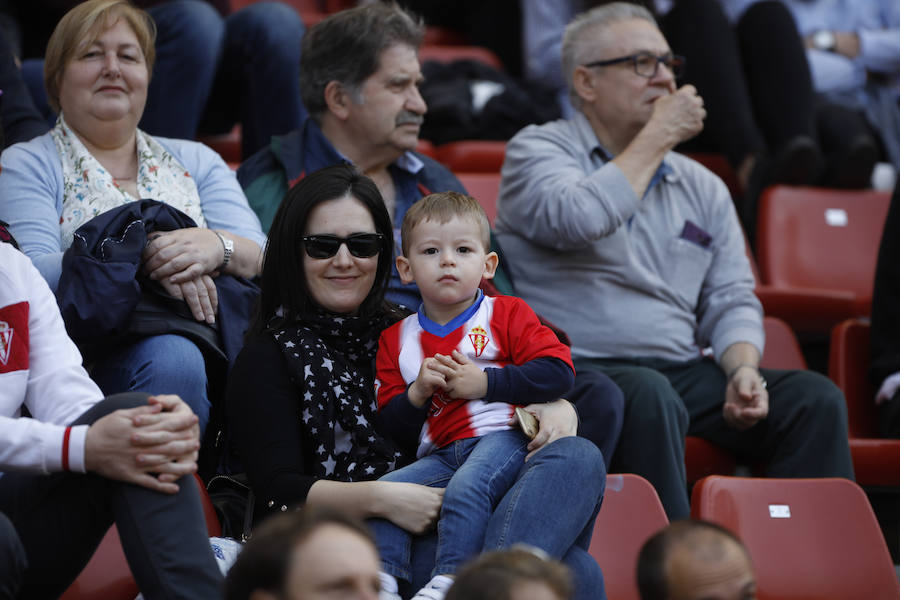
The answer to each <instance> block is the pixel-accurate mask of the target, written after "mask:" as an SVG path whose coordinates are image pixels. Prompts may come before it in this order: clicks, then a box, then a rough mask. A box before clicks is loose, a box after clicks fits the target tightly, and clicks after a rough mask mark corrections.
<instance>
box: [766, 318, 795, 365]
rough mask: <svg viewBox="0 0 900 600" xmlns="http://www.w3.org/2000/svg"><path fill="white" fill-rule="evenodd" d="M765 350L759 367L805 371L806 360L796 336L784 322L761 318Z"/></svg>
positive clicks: (776, 319)
mask: <svg viewBox="0 0 900 600" xmlns="http://www.w3.org/2000/svg"><path fill="white" fill-rule="evenodd" d="M763 328H764V329H765V331H766V348H765V351H764V352H763V355H762V359H761V360H760V363H759V364H760V366H762V367H765V368H767V369H805V368H806V359H805V358H804V357H803V351H802V350H801V349H800V343H799V342H798V341H797V336H796V335H795V334H794V331H793V330H792V329H791V326H790V325H788V324H787V323H786V322H784V321H782V320H781V319H778V318H776V317H763Z"/></svg>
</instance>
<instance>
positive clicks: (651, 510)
mask: <svg viewBox="0 0 900 600" xmlns="http://www.w3.org/2000/svg"><path fill="white" fill-rule="evenodd" d="M668 524H669V520H668V518H666V512H665V511H664V510H663V507H662V504H661V503H660V501H659V496H657V495H656V490H654V489H653V486H652V485H650V483H649V482H648V481H647V480H646V479H644V478H643V477H639V476H637V475H631V474H626V475H612V474H611V475H609V476H607V478H606V493H605V495H604V496H603V505H602V506H601V507H600V513H599V514H598V515H597V520H596V521H595V522H594V535H593V537H591V547H590V553H591V556H593V557H594V559H595V560H596V561H597V564H599V565H600V568H601V569H603V580H604V583H605V584H606V595H607V597H609V598H615V599H616V600H639V598H640V596H639V595H638V589H637V581H636V578H635V568H636V566H637V557H638V553H639V552H640V550H641V546H643V545H644V542H646V541H647V538H649V537H650V536H651V535H653V534H654V533H656V532H657V531H659V530H660V529H662V528H663V527H665V526H666V525H668Z"/></svg>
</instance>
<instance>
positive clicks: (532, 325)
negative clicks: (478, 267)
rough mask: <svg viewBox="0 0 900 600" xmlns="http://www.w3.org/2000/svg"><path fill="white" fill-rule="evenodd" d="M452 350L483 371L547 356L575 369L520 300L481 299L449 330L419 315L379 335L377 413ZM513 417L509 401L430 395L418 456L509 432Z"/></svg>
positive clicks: (567, 354) (562, 348)
mask: <svg viewBox="0 0 900 600" xmlns="http://www.w3.org/2000/svg"><path fill="white" fill-rule="evenodd" d="M453 350H458V351H459V352H461V353H462V354H464V355H465V356H466V357H467V358H468V359H469V360H471V361H472V362H474V363H475V364H476V365H478V366H479V367H481V368H482V369H485V368H488V367H498V368H502V367H504V366H506V365H509V364H513V365H522V364H524V363H526V362H528V361H530V360H533V359H536V358H545V357H551V358H559V359H561V360H563V361H565V362H566V363H567V364H568V365H569V366H571V365H572V360H571V355H570V352H569V348H568V347H567V346H565V345H564V344H562V343H561V342H560V341H559V339H558V338H557V337H556V334H554V333H553V332H552V331H551V330H550V329H549V328H548V327H546V326H544V325H542V324H541V323H540V321H539V320H538V318H537V315H535V314H534V311H532V310H531V308H530V307H529V306H528V304H526V303H525V301H524V300H522V299H520V298H516V297H513V296H481V297H480V298H479V300H478V301H476V303H475V304H473V305H472V306H471V307H470V308H469V309H467V310H466V311H465V312H463V313H462V314H461V315H459V316H458V317H456V318H455V319H453V320H452V321H450V322H449V323H447V324H446V325H438V324H437V323H435V322H434V321H431V320H430V319H428V318H427V317H426V316H425V315H424V312H422V311H421V310H420V312H419V313H417V314H414V315H410V316H408V317H407V318H406V319H404V320H403V321H400V322H399V323H396V324H394V325H393V326H391V327H389V328H388V329H386V330H385V331H384V332H383V333H382V334H381V340H380V341H379V346H378V358H377V369H378V373H377V380H376V388H377V398H378V408H379V410H381V409H382V408H383V407H384V406H385V405H387V403H388V402H390V401H391V399H392V398H394V397H395V396H397V395H398V394H402V393H404V392H405V391H406V388H407V386H408V385H409V384H410V383H411V382H413V381H414V380H415V379H416V377H417V376H418V374H419V368H420V367H421V365H422V361H423V360H424V359H425V358H428V357H431V356H434V355H435V354H446V355H449V354H450V353H451V352H452V351H453ZM523 403H525V404H527V403H528V402H523ZM512 412H513V407H512V406H511V405H509V404H507V403H505V402H486V401H485V400H483V399H482V400H454V399H452V398H450V397H449V396H446V395H445V394H444V393H443V392H438V393H436V394H434V395H433V396H432V399H431V407H430V409H429V411H428V418H427V420H426V422H425V425H424V427H423V428H422V432H421V434H420V436H419V448H418V452H417V455H418V456H419V457H421V456H424V455H426V454H428V453H430V452H432V451H433V450H435V449H436V448H440V447H443V446H446V445H447V444H449V443H451V442H453V441H456V440H461V439H466V438H471V437H480V436H482V435H485V434H487V433H490V432H492V431H500V430H504V429H509V428H510V427H509V425H507V423H508V422H509V420H510V417H511V416H512Z"/></svg>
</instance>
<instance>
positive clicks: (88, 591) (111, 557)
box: [60, 474, 222, 600]
mask: <svg viewBox="0 0 900 600" xmlns="http://www.w3.org/2000/svg"><path fill="white" fill-rule="evenodd" d="M194 481H195V482H196V484H197V487H198V488H199V489H200V502H201V505H202V507H203V517H204V519H205V520H206V528H207V531H208V532H209V535H211V536H219V535H221V533H222V528H221V525H220V524H219V518H218V517H217V516H216V510H215V508H214V507H213V504H212V501H211V500H210V499H209V495H208V494H207V493H206V487H205V486H204V485H203V481H202V480H201V479H200V477H199V476H197V475H196V474H195V475H194ZM138 592H139V590H138V587H137V584H136V583H135V581H134V578H133V577H132V576H131V569H129V567H128V561H127V560H126V559H125V553H124V552H123V551H122V542H121V541H120V539H119V532H118V529H116V526H115V525H113V526H112V527H110V528H109V531H107V532H106V535H105V536H104V537H103V540H102V541H101V542H100V545H99V546H98V547H97V550H95V551H94V555H93V556H92V557H91V560H90V561H89V562H88V564H87V566H85V567H84V570H82V571H81V573H80V574H79V575H78V577H77V578H76V579H75V581H74V582H72V585H70V586H69V588H68V589H67V590H66V592H65V593H64V594H63V595H62V596H61V597H60V600H93V599H96V598H103V600H134V597H135V596H137V594H138Z"/></svg>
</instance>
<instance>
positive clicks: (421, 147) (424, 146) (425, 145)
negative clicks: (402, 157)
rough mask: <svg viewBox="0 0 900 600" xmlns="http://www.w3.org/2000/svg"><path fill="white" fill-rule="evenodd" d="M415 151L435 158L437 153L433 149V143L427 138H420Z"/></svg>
mask: <svg viewBox="0 0 900 600" xmlns="http://www.w3.org/2000/svg"><path fill="white" fill-rule="evenodd" d="M416 152H418V153H420V154H424V155H425V156H428V157H431V158H436V157H437V154H436V152H435V149H434V144H432V143H431V142H429V141H428V140H423V139H420V140H419V142H418V143H417V144H416Z"/></svg>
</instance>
